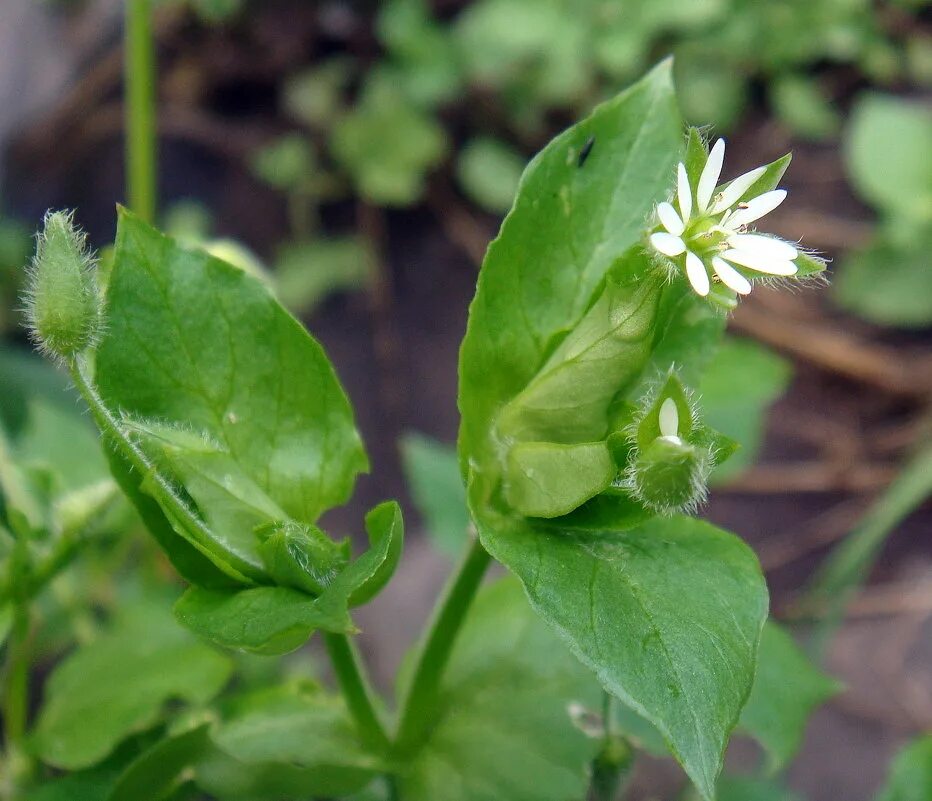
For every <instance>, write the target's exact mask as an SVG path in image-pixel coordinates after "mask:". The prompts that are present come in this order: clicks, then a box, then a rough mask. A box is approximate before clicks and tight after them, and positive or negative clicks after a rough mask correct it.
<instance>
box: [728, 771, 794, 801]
mask: <svg viewBox="0 0 932 801" xmlns="http://www.w3.org/2000/svg"><path fill="white" fill-rule="evenodd" d="M717 801H802V799H801V798H800V796H798V795H797V794H796V793H794V792H793V791H792V790H788V789H787V788H786V787H783V786H782V785H779V784H776V783H775V782H772V781H770V780H768V779H756V778H751V777H749V776H723V777H722V779H721V781H720V782H719V783H718V796H717Z"/></svg>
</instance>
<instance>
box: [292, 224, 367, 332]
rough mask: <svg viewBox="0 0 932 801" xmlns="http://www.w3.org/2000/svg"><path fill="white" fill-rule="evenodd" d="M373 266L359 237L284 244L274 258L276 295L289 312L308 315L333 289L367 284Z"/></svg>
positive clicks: (343, 290) (364, 243) (347, 289)
mask: <svg viewBox="0 0 932 801" xmlns="http://www.w3.org/2000/svg"><path fill="white" fill-rule="evenodd" d="M373 269H374V257H373V255H372V252H371V250H370V248H369V246H368V245H367V243H366V241H365V240H364V239H363V238H362V237H359V236H345V237H330V238H323V237H321V238H318V239H313V240H310V241H307V242H292V243H288V244H286V245H284V246H282V247H281V248H280V250H279V252H278V255H277V256H276V260H275V287H276V294H277V295H278V298H279V300H280V301H281V302H282V303H283V304H285V306H287V307H288V308H289V309H291V310H292V311H293V312H295V313H301V314H309V313H310V312H312V311H313V310H314V309H315V308H316V307H317V306H318V305H319V304H320V303H321V302H322V301H323V300H324V299H325V298H327V297H328V296H330V295H332V294H334V293H336V292H349V291H354V290H358V289H364V288H365V287H367V286H369V284H370V282H371V280H372V275H373Z"/></svg>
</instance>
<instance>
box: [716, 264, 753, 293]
mask: <svg viewBox="0 0 932 801" xmlns="http://www.w3.org/2000/svg"><path fill="white" fill-rule="evenodd" d="M712 268H713V269H714V270H715V274H716V275H717V276H718V277H719V278H721V279H722V283H723V284H724V285H725V286H727V287H728V288H729V289H731V290H734V291H735V292H737V293H738V294H739V295H747V294H748V293H749V292H750V291H751V282H750V281H748V279H747V278H745V277H744V276H743V275H741V273H739V272H738V271H737V270H736V269H735V268H734V267H732V266H731V265H730V264H729V263H728V262H727V261H725V260H724V259H720V258H719V257H718V256H715V257H713V259H712Z"/></svg>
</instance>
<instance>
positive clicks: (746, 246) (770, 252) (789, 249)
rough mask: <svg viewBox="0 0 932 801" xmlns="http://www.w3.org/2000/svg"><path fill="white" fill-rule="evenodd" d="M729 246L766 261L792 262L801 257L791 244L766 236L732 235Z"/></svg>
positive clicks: (729, 238)
mask: <svg viewBox="0 0 932 801" xmlns="http://www.w3.org/2000/svg"><path fill="white" fill-rule="evenodd" d="M728 244H729V245H731V246H732V247H733V248H736V249H737V250H743V251H745V252H747V253H752V254H755V255H758V256H760V257H761V258H765V259H775V260H779V261H784V260H785V261H792V260H793V259H795V258H796V257H797V256H798V255H799V251H797V250H796V248H795V247H793V246H792V245H791V244H790V243H789V242H784V241H783V240H782V239H777V238H776V237H775V236H765V235H764V234H731V235H730V236H729V237H728Z"/></svg>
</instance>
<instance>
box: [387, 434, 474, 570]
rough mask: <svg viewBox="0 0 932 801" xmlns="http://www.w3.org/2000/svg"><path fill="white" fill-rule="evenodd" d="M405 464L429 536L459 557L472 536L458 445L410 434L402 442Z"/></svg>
mask: <svg viewBox="0 0 932 801" xmlns="http://www.w3.org/2000/svg"><path fill="white" fill-rule="evenodd" d="M399 445H400V447H401V459H402V465H403V467H404V471H405V477H406V478H407V481H408V488H409V491H410V492H411V495H412V497H413V498H414V503H415V505H416V506H417V509H418V511H419V512H420V513H421V516H422V517H423V519H424V525H425V528H426V530H427V535H428V536H429V537H430V539H431V541H432V542H433V543H434V545H436V546H437V547H438V548H439V549H440V550H441V551H442V552H443V553H445V554H446V555H447V556H451V557H454V558H455V557H458V556H459V555H460V554H461V553H462V552H463V549H464V548H465V547H466V542H467V538H468V535H469V529H470V521H469V512H468V511H467V510H466V488H465V487H464V486H463V479H462V476H461V475H460V468H459V459H458V458H457V455H456V448H454V447H453V446H452V445H446V444H444V443H442V442H438V441H437V440H435V439H431V438H430V437H425V436H424V435H423V434H415V433H411V434H407V435H406V436H404V437H403V438H402V440H401V442H400V443H399Z"/></svg>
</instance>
